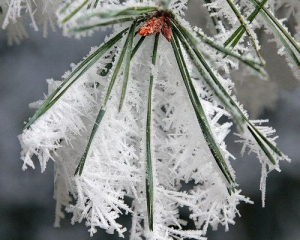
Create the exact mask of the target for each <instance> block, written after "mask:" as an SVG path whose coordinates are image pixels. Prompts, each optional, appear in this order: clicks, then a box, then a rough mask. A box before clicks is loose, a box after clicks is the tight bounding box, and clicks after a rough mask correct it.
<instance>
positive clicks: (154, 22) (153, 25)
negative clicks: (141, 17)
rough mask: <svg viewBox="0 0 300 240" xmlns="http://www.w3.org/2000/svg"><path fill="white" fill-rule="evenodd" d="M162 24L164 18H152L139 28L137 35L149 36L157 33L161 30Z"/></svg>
mask: <svg viewBox="0 0 300 240" xmlns="http://www.w3.org/2000/svg"><path fill="white" fill-rule="evenodd" d="M163 24H164V17H158V18H157V17H153V18H151V19H150V20H148V21H147V22H146V23H145V24H144V25H143V26H142V27H141V28H140V30H139V35H142V36H150V35H153V34H156V33H159V31H160V30H161V29H162V26H163Z"/></svg>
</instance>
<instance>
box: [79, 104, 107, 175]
mask: <svg viewBox="0 0 300 240" xmlns="http://www.w3.org/2000/svg"><path fill="white" fill-rule="evenodd" d="M104 114H105V110H104V109H103V108H101V109H100V111H99V113H98V116H97V118H96V122H95V124H94V126H93V129H92V132H91V135H90V138H89V141H88V144H87V146H86V148H85V150H84V153H83V155H82V157H81V159H80V162H79V164H78V166H77V168H76V171H75V174H74V175H76V174H78V175H79V176H81V174H82V171H83V168H84V164H85V160H86V157H87V155H88V153H89V150H90V147H91V144H92V141H93V139H94V137H95V135H96V132H97V130H98V128H99V126H100V123H101V121H102V119H103V117H104Z"/></svg>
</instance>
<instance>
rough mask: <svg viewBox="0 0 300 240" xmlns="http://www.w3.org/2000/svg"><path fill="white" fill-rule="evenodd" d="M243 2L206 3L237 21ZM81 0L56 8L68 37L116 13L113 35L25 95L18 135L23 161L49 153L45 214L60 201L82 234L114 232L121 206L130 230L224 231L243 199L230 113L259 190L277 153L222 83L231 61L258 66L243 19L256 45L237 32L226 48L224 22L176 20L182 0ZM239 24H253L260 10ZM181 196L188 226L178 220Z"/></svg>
mask: <svg viewBox="0 0 300 240" xmlns="http://www.w3.org/2000/svg"><path fill="white" fill-rule="evenodd" d="M251 1H252V0H251ZM251 1H250V2H249V3H248V4H245V5H243V6H238V5H236V6H235V5H234V7H232V6H231V7H230V6H229V5H226V4H225V1H219V0H216V1H212V2H211V3H209V4H206V6H207V7H208V8H209V9H215V11H211V12H212V13H213V14H214V16H217V17H222V18H225V19H227V20H228V24H229V25H230V26H232V27H234V28H235V27H236V28H238V29H239V26H240V25H239V24H241V21H238V20H237V19H236V18H237V16H239V14H234V13H233V12H232V9H235V7H236V8H237V9H238V10H240V9H246V13H248V12H247V10H248V11H253V5H252V4H251ZM253 1H255V0H253ZM69 3H70V4H71V5H72V7H69V6H71V5H68V4H69ZM90 3H91V2H89V1H85V2H84V1H75V2H74V4H73V3H72V1H70V2H67V3H66V5H64V6H62V8H61V9H60V11H59V12H58V15H59V20H60V23H61V24H62V25H63V27H64V31H65V33H66V34H71V35H73V34H75V36H77V37H79V36H84V35H89V34H90V33H92V32H93V31H94V30H95V29H97V28H99V27H101V26H107V25H109V24H108V23H114V24H115V23H117V24H116V25H115V26H114V28H113V34H112V36H110V37H108V38H106V40H105V43H103V44H102V45H101V46H100V47H99V48H93V49H92V50H91V52H90V54H89V55H88V56H87V57H86V58H84V59H83V61H82V62H80V63H79V64H76V65H75V64H73V65H72V72H67V73H66V74H65V75H64V76H63V78H64V79H65V80H64V81H63V82H61V81H54V80H48V86H49V94H48V96H47V98H46V99H45V100H44V101H39V102H37V103H34V104H32V105H31V107H39V110H38V111H37V112H36V114H35V115H34V116H33V118H32V119H31V120H30V121H29V123H27V124H26V126H25V130H24V132H23V134H22V135H20V136H19V139H20V142H21V145H22V152H21V158H22V160H23V161H24V164H23V169H26V168H27V166H30V167H32V168H34V167H35V164H34V161H33V157H34V156H37V158H38V160H39V162H40V165H41V169H42V171H44V170H45V169H46V164H47V162H48V160H50V159H51V160H53V161H54V162H55V193H54V198H55V199H56V201H57V205H56V220H55V225H56V226H59V221H60V218H63V217H64V214H63V210H66V211H67V212H70V213H72V214H73V217H72V223H75V222H82V221H85V223H86V225H87V226H88V227H89V232H90V235H91V236H92V235H93V234H95V233H96V231H97V229H98V228H102V229H104V230H106V232H107V233H110V234H113V233H115V232H116V233H117V234H118V235H119V236H120V237H124V232H125V231H127V229H126V228H125V227H124V226H122V225H121V224H120V223H119V222H118V219H119V217H120V216H121V215H124V214H125V215H126V214H130V215H131V216H132V226H131V229H130V234H131V237H130V239H132V240H133V239H144V238H146V239H188V238H194V239H199V240H202V239H205V235H206V233H207V231H208V230H209V229H210V228H212V229H217V227H218V226H219V225H222V226H224V228H225V230H228V229H229V225H230V224H234V223H235V220H234V219H235V217H236V216H239V212H238V210H237V205H238V204H239V203H240V202H246V203H252V202H251V200H250V199H248V198H247V197H245V196H243V195H241V190H239V189H238V185H237V183H236V182H235V172H234V169H233V168H232V167H231V164H230V161H231V160H232V159H234V158H235V157H234V156H233V155H232V154H231V153H230V152H229V151H228V150H227V148H226V143H225V139H226V136H227V135H228V134H229V132H230V131H231V127H232V125H233V124H232V122H231V120H233V122H234V123H235V124H237V126H239V127H240V129H239V130H240V132H239V133H238V136H239V137H240V139H241V140H239V142H240V143H242V144H243V148H242V153H244V152H245V150H246V149H249V151H250V152H254V153H256V154H257V157H258V159H259V161H260V163H261V164H262V180H261V190H262V198H263V200H264V198H265V182H266V176H267V173H268V172H270V171H271V170H273V169H276V170H279V161H280V160H288V158H287V157H286V156H285V155H283V154H282V153H281V152H280V151H279V149H278V148H277V147H276V145H275V137H273V134H274V131H273V130H272V129H270V128H267V127H263V126H261V125H260V124H261V123H262V121H250V120H249V119H248V115H247V113H246V111H245V110H244V109H243V107H242V106H241V104H240V103H238V101H237V100H236V97H235V96H234V95H233V94H232V88H233V83H232V81H231V80H230V79H229V73H230V70H231V69H232V68H235V69H239V64H240V62H242V63H243V64H245V65H247V67H248V68H249V69H251V70H252V71H256V74H264V71H263V70H261V67H262V65H263V62H262V61H261V60H260V61H258V60H259V54H258V53H257V51H259V45H258V44H257V39H256V36H255V34H254V32H253V31H252V30H249V31H246V30H245V31H246V32H247V34H248V35H249V36H251V37H253V39H252V40H253V42H252V48H256V49H254V51H256V54H253V53H252V52H253V49H252V48H251V46H250V47H249V46H248V45H247V40H246V39H244V38H241V39H238V40H241V42H240V43H239V41H237V42H238V43H237V48H236V50H234V49H233V48H234V47H233V48H232V49H229V48H226V46H223V41H224V40H225V39H227V38H229V39H230V36H231V34H232V32H230V33H229V34H228V33H227V34H226V32H225V31H222V30H221V31H220V32H219V34H218V36H216V37H215V38H212V37H208V36H206V35H205V34H204V33H203V31H202V29H200V28H192V27H191V26H190V24H189V23H188V22H186V21H185V20H184V19H182V16H183V15H184V12H183V10H184V9H185V8H186V1H182V2H180V1H176V0H174V1H171V2H170V4H169V5H168V4H167V2H165V1H163V2H160V1H158V2H157V1H150V0H149V1H146V0H145V1H142V2H140V1H138V2H137V1H134V0H130V1H127V2H125V3H124V4H119V5H118V3H117V2H116V1H109V2H108V3H107V4H103V5H101V10H102V11H103V12H99V11H100V10H99V8H100V7H99V6H100V5H99V6H98V5H96V6H95V7H94V8H93V9H91V10H89V7H88V6H89V5H88V4H90ZM95 3H96V2H95ZM234 3H235V4H236V1H234ZM101 4H102V2H101ZM115 4H116V5H115ZM81 6H85V7H87V8H84V10H81V9H82V7H81ZM102 6H103V8H102ZM64 7H67V8H66V9H64ZM167 7H168V8H170V9H171V10H166V9H163V8H167ZM220 7H221V8H220ZM251 7H252V8H251ZM243 14H245V13H244V12H243ZM246 15H247V14H246ZM74 16H75V17H74ZM128 16H129V17H128ZM244 17H245V16H244ZM149 19H150V21H149ZM245 19H247V17H245ZM152 20H153V21H152ZM245 21H246V20H245ZM247 21H248V20H247ZM144 22H150V24H149V28H150V30H149V32H150V33H151V34H148V33H147V34H146V35H144V36H139V34H136V36H135V33H138V31H137V30H138V28H139V27H140V26H141V24H143V23H144ZM152 23H153V24H157V25H155V27H154V26H152V25H151V24H152ZM243 24H244V25H245V26H244V27H245V28H246V27H247V28H248V27H250V28H253V29H255V28H256V27H258V26H257V25H258V24H259V21H257V22H256V21H254V22H252V21H251V19H250V20H249V21H248V22H247V23H245V22H244V23H243ZM220 25H221V23H220ZM246 25H247V26H246ZM216 27H220V26H216ZM221 27H224V26H223V25H222V26H221ZM152 28H153V29H152ZM220 29H222V28H220ZM240 29H241V28H240ZM152 30H153V31H154V32H151V31H152ZM164 30H170V31H169V32H168V34H167V37H166V39H165V38H163V37H159V35H158V34H159V33H160V32H163V31H164ZM239 31H241V32H243V29H242V30H239ZM77 32H79V34H78V35H77ZM152 33H153V34H152ZM252 34H253V36H252ZM151 35H155V41H154V36H151ZM163 35H164V36H166V34H163ZM132 39H133V40H132ZM169 41H171V44H170V42H169ZM154 43H155V44H154ZM153 45H154V46H158V48H156V47H153ZM155 49H157V51H156V50H155ZM240 53H244V55H240ZM224 54H226V56H224ZM155 57H156V62H155V61H153V59H154V58H155ZM124 59H126V60H124ZM220 72H224V74H221V73H220ZM150 83H151V84H150ZM152 84H153V85H152ZM124 86H125V87H124ZM149 86H150V87H152V88H153V89H152V90H153V91H152V92H151V91H149ZM56 87H58V88H56ZM120 103H122V104H123V105H122V106H123V107H122V109H121V108H120V107H118V106H120V105H119V104H120ZM98 113H99V114H98ZM99 116H100V117H101V119H100V118H99ZM149 129H150V130H149ZM150 131H151V132H150ZM149 139H150V140H151V141H149ZM147 144H148V145H147ZM149 156H151V164H149V162H148V160H149ZM149 166H150V167H149ZM78 169H79V170H78ZM74 173H75V174H74ZM150 176H151V178H150ZM149 182H150V183H149ZM186 184H189V188H188V189H186V188H185V187H184V186H185V185H186ZM125 198H130V199H131V200H132V204H131V205H129V204H127V202H126V201H125ZM72 200H73V201H72ZM183 207H185V208H188V209H189V212H190V214H189V218H190V219H191V220H192V221H193V222H194V224H195V229H191V230H185V225H186V223H187V219H182V216H181V215H180V214H179V211H180V209H181V208H183ZM149 209H150V210H149ZM151 221H153V224H152V222H151ZM152 225H153V226H152Z"/></svg>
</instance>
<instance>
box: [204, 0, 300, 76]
mask: <svg viewBox="0 0 300 240" xmlns="http://www.w3.org/2000/svg"><path fill="white" fill-rule="evenodd" d="M233 2H234V3H235V5H236V6H237V7H238V9H240V10H243V11H242V13H243V15H242V16H243V19H244V21H245V22H246V23H247V25H248V26H249V30H251V34H252V36H253V37H254V39H255V42H256V44H257V46H258V49H260V48H261V47H260V45H259V42H258V39H257V35H256V33H255V30H257V29H259V28H262V27H263V28H264V29H265V31H266V32H267V33H269V34H272V35H274V34H273V32H272V31H271V30H270V29H269V26H268V25H267V24H266V23H265V21H264V20H263V18H262V17H261V16H260V14H258V16H257V17H256V18H255V19H254V21H253V22H252V23H249V22H248V21H247V16H249V15H250V14H251V12H252V11H253V4H252V3H251V2H250V1H236V0H235V1H233ZM292 2H293V3H292ZM204 6H206V7H207V8H208V10H212V9H214V10H215V11H211V14H210V15H211V16H212V17H224V18H225V19H226V20H227V21H228V24H229V25H230V30H228V29H226V27H225V26H224V23H223V22H221V21H219V22H218V25H217V26H216V28H217V29H218V30H219V33H218V34H216V35H214V38H215V40H216V41H218V42H219V44H221V45H222V44H223V43H224V42H225V41H226V40H227V39H228V37H229V36H231V35H232V34H233V32H234V31H235V30H236V29H237V28H238V27H239V26H240V22H239V21H238V19H237V17H236V16H235V14H234V12H233V11H232V9H231V8H230V6H229V5H228V3H227V2H226V1H223V0H213V1H212V3H208V4H204ZM265 6H266V7H267V8H268V9H269V10H270V12H271V13H272V14H274V11H275V10H278V9H279V8H280V7H288V13H287V14H288V15H287V18H288V19H289V18H291V15H292V14H293V15H294V17H295V18H296V19H299V20H300V4H299V2H298V1H289V0H274V1H268V2H267V3H266V4H265ZM285 20H286V19H283V20H281V21H280V23H281V25H282V26H283V27H284V28H285V29H286V30H287V32H288V33H290V32H289V30H288V29H287V27H286V26H285V25H284V23H283V22H284V21H285ZM295 30H296V35H295V41H296V42H297V44H298V45H299V40H300V37H299V33H298V28H296V29H295ZM246 36H247V34H244V35H243V37H242V39H241V40H240V42H239V44H237V46H236V47H235V50H237V51H238V52H241V53H243V54H248V55H249V54H250V53H251V54H252V55H253V54H254V53H253V47H252V46H251V44H250V43H249V41H245V37H246ZM284 38H285V37H284ZM285 40H287V39H285ZM297 40H298V41H297ZM274 41H275V42H276V43H277V47H278V54H279V55H284V56H285V58H286V61H287V63H288V65H289V66H290V67H291V70H292V72H293V74H294V75H295V77H296V78H298V79H300V74H299V69H298V68H297V66H296V65H295V63H294V62H293V61H292V58H291V56H290V55H289V54H288V53H287V52H286V50H285V48H284V47H282V43H281V42H280V39H279V38H278V37H277V36H276V35H275V36H274ZM287 43H288V44H289V45H290V47H291V48H292V49H294V47H293V46H292V45H291V44H290V43H289V41H287ZM249 45H250V46H249ZM294 50H295V49H294ZM294 52H295V54H296V56H297V57H298V58H300V54H298V53H297V51H294ZM245 69H246V70H249V68H245Z"/></svg>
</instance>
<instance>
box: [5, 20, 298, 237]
mask: <svg viewBox="0 0 300 240" xmlns="http://www.w3.org/2000/svg"><path fill="white" fill-rule="evenodd" d="M190 18H191V19H190V20H191V21H193V23H194V24H197V21H200V20H201V16H199V15H197V16H195V15H191V16H190ZM29 34H30V38H29V39H27V40H24V41H23V42H22V43H21V45H15V46H12V47H8V46H7V43H6V37H5V34H3V32H0V239H1V240H40V239H45V240H48V239H49V240H53V239H56V240H67V239H75V240H77V239H81V240H83V239H89V238H90V237H89V233H88V231H87V230H88V229H87V228H86V227H85V226H84V223H82V224H76V225H75V226H72V225H71V224H70V215H67V219H65V220H62V224H61V225H62V226H61V228H54V227H53V223H54V209H55V201H54V199H53V163H52V162H49V163H48V167H47V170H46V172H45V173H43V174H41V173H40V168H39V166H38V164H36V167H37V169H36V170H32V169H29V170H27V171H25V172H23V171H22V170H21V166H22V162H21V160H20V157H19V153H20V150H21V149H20V144H19V142H18V138H17V136H18V135H19V134H20V133H21V128H22V125H23V122H24V121H25V120H27V119H28V117H30V116H32V114H33V111H32V110H29V109H28V104H29V103H31V102H34V101H36V100H38V99H42V98H43V93H46V92H47V84H46V82H45V80H46V79H47V78H54V79H60V76H61V75H62V74H63V73H64V72H65V71H66V70H68V69H69V66H70V63H72V62H74V63H77V62H79V61H80V60H81V58H82V57H83V56H85V55H86V54H87V53H88V52H89V50H90V47H92V46H95V45H99V44H100V43H101V42H102V41H103V38H104V35H105V33H104V32H98V33H97V34H95V35H94V36H93V37H90V38H85V39H82V40H80V41H78V40H75V39H70V38H65V37H62V36H61V33H60V32H56V33H50V34H49V37H48V38H47V39H44V38H42V33H41V32H34V31H32V30H29ZM261 38H262V40H263V42H264V45H263V46H264V48H263V49H264V50H263V51H262V53H263V56H264V57H265V59H266V60H267V62H268V65H267V69H268V71H269V74H270V76H271V78H270V79H271V80H270V81H271V82H269V83H259V81H257V80H256V79H248V78H244V77H240V76H239V75H236V76H237V77H236V85H237V89H238V94H237V95H238V97H239V99H240V101H241V102H242V103H244V104H245V107H246V109H247V108H248V110H250V114H251V115H252V116H254V117H255V118H257V117H258V118H262V119H264V118H268V119H270V123H269V125H271V126H273V127H274V128H275V129H277V132H278V135H279V136H280V138H279V139H278V141H277V142H278V146H279V148H280V149H281V150H282V151H283V152H284V153H285V154H287V155H288V156H289V157H290V158H291V159H292V163H285V162H284V163H282V165H281V166H282V172H281V173H278V172H272V173H271V174H270V176H269V177H268V179H267V195H266V199H267V200H266V208H262V207H261V201H260V191H259V180H260V164H259V163H258V161H257V159H256V158H255V156H254V155H249V156H245V157H243V158H241V157H240V155H239V151H240V145H238V144H235V143H234V140H235V138H234V137H233V136H230V137H229V138H228V139H227V143H228V147H229V149H230V150H231V152H232V153H233V154H234V155H235V156H236V157H237V160H235V162H233V166H234V168H235V170H236V172H237V182H238V183H239V184H240V188H241V189H242V190H243V192H242V193H243V194H244V195H246V196H249V197H250V198H251V199H252V200H253V201H254V202H255V204H254V205H249V204H248V205H246V204H241V205H239V207H238V208H239V210H240V213H241V215H242V217H241V218H236V219H235V220H236V224H235V225H233V226H231V227H230V231H229V232H227V233H225V232H224V228H222V227H220V228H219V229H218V231H216V232H209V234H208V237H209V239H213V240H227V239H228V240H229V239H230V240H269V239H270V240H271V239H272V240H297V239H300V227H299V226H300V171H299V167H300V154H299V153H300V145H299V143H300V133H299V131H300V111H299V106H300V104H299V103H300V88H299V82H298V81H297V80H295V79H294V77H293V76H292V74H291V72H290V69H289V68H288V67H286V64H285V61H284V59H283V58H281V57H278V56H277V54H276V48H275V46H274V44H273V43H268V42H267V37H266V36H265V35H261ZM270 99H271V103H270ZM124 219H125V222H126V218H124ZM128 220H129V219H128ZM126 224H128V223H126ZM128 227H130V226H129V225H128ZM93 239H113V236H112V235H106V233H105V232H104V231H102V230H98V233H97V234H96V235H95V236H94V237H93ZM126 239H128V236H127V238H126Z"/></svg>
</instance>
